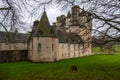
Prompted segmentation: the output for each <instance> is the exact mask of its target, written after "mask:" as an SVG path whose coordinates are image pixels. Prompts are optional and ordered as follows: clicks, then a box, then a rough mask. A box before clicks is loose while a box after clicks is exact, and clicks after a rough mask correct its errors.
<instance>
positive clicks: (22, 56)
mask: <svg viewBox="0 0 120 80" xmlns="http://www.w3.org/2000/svg"><path fill="white" fill-rule="evenodd" d="M27 60H28V51H27V50H5V51H0V62H12V61H27Z"/></svg>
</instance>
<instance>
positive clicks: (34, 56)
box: [29, 37, 92, 62]
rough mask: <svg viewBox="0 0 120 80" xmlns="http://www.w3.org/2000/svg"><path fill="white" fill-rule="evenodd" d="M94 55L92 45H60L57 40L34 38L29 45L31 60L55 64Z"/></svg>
mask: <svg viewBox="0 0 120 80" xmlns="http://www.w3.org/2000/svg"><path fill="white" fill-rule="evenodd" d="M87 55H92V53H91V45H90V44H89V43H86V44H68V43H59V40H58V39H57V38H51V37H39V38H38V37H34V38H33V40H31V42H30V44H29V60H31V61H33V62H54V61H58V60H61V59H68V58H75V57H81V56H87Z"/></svg>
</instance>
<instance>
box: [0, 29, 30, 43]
mask: <svg viewBox="0 0 120 80" xmlns="http://www.w3.org/2000/svg"><path fill="white" fill-rule="evenodd" d="M27 36H28V35H27V34H23V33H15V32H8V33H7V32H3V31H0V43H6V42H10V43H26V42H27Z"/></svg>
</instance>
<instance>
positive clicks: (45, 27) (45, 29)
mask: <svg viewBox="0 0 120 80" xmlns="http://www.w3.org/2000/svg"><path fill="white" fill-rule="evenodd" d="M36 23H37V22H36ZM36 25H38V27H37V29H36V31H35V34H34V36H35V37H39V36H44V37H46V36H51V33H50V23H49V20H48V17H47V14H46V11H45V10H44V12H43V15H42V17H41V20H40V22H39V23H38V24H36Z"/></svg>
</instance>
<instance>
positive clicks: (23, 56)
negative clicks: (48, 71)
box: [0, 5, 92, 62]
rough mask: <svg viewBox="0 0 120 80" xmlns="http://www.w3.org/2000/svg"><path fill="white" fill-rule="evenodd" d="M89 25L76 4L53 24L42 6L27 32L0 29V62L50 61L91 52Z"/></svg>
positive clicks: (89, 22)
mask: <svg viewBox="0 0 120 80" xmlns="http://www.w3.org/2000/svg"><path fill="white" fill-rule="evenodd" d="M91 28H92V21H91V16H90V14H89V13H87V12H85V11H84V10H82V9H80V7H79V6H77V5H75V6H73V7H72V8H71V11H69V12H68V14H67V16H65V15H61V16H59V17H57V21H56V22H54V23H53V25H50V23H49V20H48V17H47V14H46V11H45V10H44V12H43V14H42V17H41V19H40V21H39V20H36V21H34V24H33V27H32V31H31V32H30V33H29V34H23V33H18V31H17V30H16V31H15V32H8V33H7V32H0V62H9V61H25V60H29V61H32V62H54V61H59V60H62V59H69V58H74V57H80V56H87V55H92V52H91Z"/></svg>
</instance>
